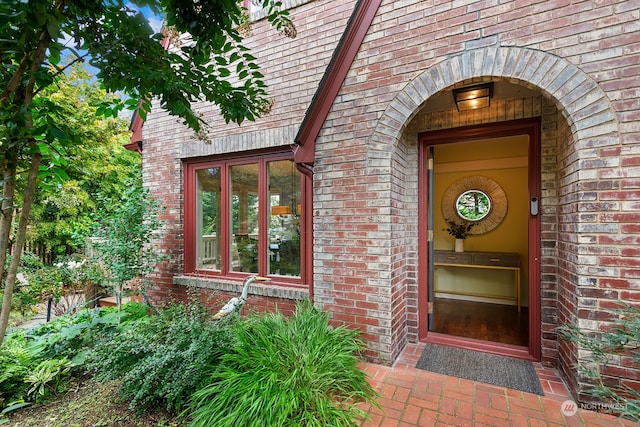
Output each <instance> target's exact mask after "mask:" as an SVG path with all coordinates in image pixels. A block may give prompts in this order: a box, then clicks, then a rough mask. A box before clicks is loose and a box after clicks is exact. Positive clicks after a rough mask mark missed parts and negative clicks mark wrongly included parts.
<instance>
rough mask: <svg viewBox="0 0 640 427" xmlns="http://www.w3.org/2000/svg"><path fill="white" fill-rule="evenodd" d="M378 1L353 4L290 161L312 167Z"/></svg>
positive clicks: (374, 13)
mask: <svg viewBox="0 0 640 427" xmlns="http://www.w3.org/2000/svg"><path fill="white" fill-rule="evenodd" d="M381 2H382V0H359V1H358V3H357V4H356V6H355V8H354V10H353V13H352V14H351V18H349V22H348V23H347V28H346V29H345V31H344V33H343V34H342V37H341V38H340V41H339V42H338V46H337V47H336V50H335V51H334V53H333V56H332V57H331V62H329V65H328V66H327V69H326V70H325V73H324V76H323V77H322V80H320V84H319V85H318V90H317V91H316V93H315V95H314V96H313V99H312V100H311V104H310V105H309V108H308V109H307V112H306V114H305V117H304V119H303V121H302V124H301V125H300V130H299V131H298V134H297V135H296V137H295V139H294V142H295V146H294V147H293V153H294V154H293V158H294V160H295V162H296V163H305V164H313V162H314V160H315V145H316V138H317V137H318V133H320V129H321V128H322V125H323V124H324V122H325V120H326V119H327V115H328V114H329V110H330V109H331V106H332V105H333V103H334V101H335V99H336V96H337V95H338V92H339V91H340V88H341V87H342V84H343V83H344V79H345V78H346V77H347V73H348V72H349V69H350V68H351V65H352V64H353V60H354V59H355V57H356V55H357V53H358V50H359V49H360V46H361V45H362V41H363V40H364V37H365V35H366V34H367V31H368V30H369V27H370V26H371V23H372V22H373V18H374V17H375V16H376V12H377V11H378V7H380V3H381Z"/></svg>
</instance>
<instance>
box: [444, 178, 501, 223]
mask: <svg viewBox="0 0 640 427" xmlns="http://www.w3.org/2000/svg"><path fill="white" fill-rule="evenodd" d="M506 214H507V195H506V194H505V192H504V190H503V189H502V187H500V185H499V184H498V183H497V182H495V181H494V180H492V179H491V178H487V177H484V176H479V175H472V176H466V177H464V178H462V179H459V180H458V181H455V182H454V183H453V184H451V185H450V186H449V188H447V189H446V190H445V192H444V195H443V196H442V216H443V218H449V219H456V218H458V219H461V220H465V221H472V222H473V223H474V224H475V225H474V226H473V227H472V228H471V234H476V235H477V234H484V233H487V232H489V231H491V230H493V229H495V228H496V227H497V226H498V225H500V223H501V222H502V220H503V219H504V217H505V215H506Z"/></svg>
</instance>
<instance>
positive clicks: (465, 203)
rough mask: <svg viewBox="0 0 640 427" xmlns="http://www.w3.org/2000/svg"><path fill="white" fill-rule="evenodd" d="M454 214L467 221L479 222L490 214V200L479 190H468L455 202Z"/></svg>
mask: <svg viewBox="0 0 640 427" xmlns="http://www.w3.org/2000/svg"><path fill="white" fill-rule="evenodd" d="M456 212H457V213H458V215H460V217H461V218H462V219H466V220H467V221H480V220H481V219H484V218H485V217H486V216H487V215H489V212H491V199H490V198H489V196H487V194H486V193H485V192H483V191H480V190H468V191H465V192H464V193H462V194H460V196H459V197H458V200H456Z"/></svg>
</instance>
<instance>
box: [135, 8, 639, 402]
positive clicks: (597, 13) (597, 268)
mask: <svg viewBox="0 0 640 427" xmlns="http://www.w3.org/2000/svg"><path fill="white" fill-rule="evenodd" d="M353 4H354V2H340V1H320V0H318V1H314V2H310V3H305V4H302V5H301V6H299V7H295V8H293V9H291V13H292V16H293V18H294V22H295V24H296V26H297V27H298V38H297V39H294V40H289V39H285V38H282V37H280V36H276V35H273V34H272V33H270V32H269V31H268V30H266V29H265V24H264V23H263V22H262V21H261V22H259V23H257V24H255V25H254V29H253V31H254V36H253V37H251V38H249V39H248V43H249V45H250V46H252V47H254V48H255V50H254V52H255V53H254V54H255V55H256V56H257V57H258V58H259V60H260V62H261V63H262V64H263V65H264V67H265V68H264V73H265V74H266V75H267V82H268V84H269V90H270V92H271V93H272V95H273V97H274V109H273V111H272V113H271V114H270V115H268V116H266V117H264V118H261V119H259V120H258V121H256V122H255V123H247V124H243V125H242V126H241V127H237V126H235V125H225V124H224V123H223V122H222V121H221V120H220V119H219V117H217V115H216V110H215V109H214V108H210V107H208V106H203V108H202V112H203V114H205V117H206V118H207V121H209V122H210V123H211V125H212V128H211V131H210V135H211V137H212V139H213V142H212V143H211V144H210V145H203V144H201V143H199V142H197V141H195V139H194V137H193V135H191V133H190V132H188V131H186V130H185V129H184V128H183V127H182V126H180V125H179V124H177V123H176V122H175V120H174V119H170V118H168V117H167V116H166V115H164V114H162V113H155V112H154V114H152V115H151V117H150V120H149V122H148V123H147V124H146V125H145V130H144V138H145V140H146V144H145V146H144V166H145V182H146V184H147V185H148V186H149V187H151V188H152V189H153V191H154V192H155V193H156V194H158V195H160V196H161V197H162V199H163V201H164V202H165V204H166V205H167V207H168V213H167V220H168V225H167V227H166V231H167V238H166V240H165V241H164V244H165V245H166V248H167V249H168V250H169V251H170V252H171V254H172V260H171V262H169V263H167V264H166V265H165V267H163V269H162V271H161V272H160V275H159V278H158V281H157V287H156V288H155V289H154V294H155V295H158V296H160V295H162V293H166V292H165V289H175V288H174V285H172V277H173V276H174V275H178V274H180V272H181V269H182V266H181V262H182V260H181V253H182V234H181V233H182V231H181V230H182V226H181V210H182V206H181V203H182V196H181V191H182V190H181V189H182V175H181V158H185V157H194V156H206V155H215V154H216V153H223V152H230V151H244V150H250V149H255V148H264V147H270V146H288V145H289V144H290V143H291V142H292V141H293V137H294V136H295V134H296V132H297V129H298V126H299V124H300V123H301V121H302V118H303V115H304V112H305V110H306V108H307V106H308V104H309V102H310V101H311V98H312V97H313V94H314V92H315V90H316V88H317V85H318V83H319V79H320V78H321V76H322V73H323V71H324V67H325V66H326V65H327V64H328V62H329V59H330V57H331V54H332V50H333V49H334V48H335V46H336V44H337V41H338V39H339V37H340V35H341V33H342V31H343V28H344V24H345V22H346V20H347V18H348V16H349V14H350V13H351V10H352V8H353ZM639 18H640V5H639V4H638V3H637V2H635V1H607V2H593V1H580V2H569V1H536V2H522V1H501V2H497V1H481V2H478V1H458V2H451V1H418V0H412V1H405V0H400V1H398V0H394V1H391V0H385V1H383V3H382V5H381V7H380V9H379V11H378V14H377V15H376V18H375V19H374V22H373V25H372V28H371V29H370V30H369V32H368V34H367V36H366V38H365V41H364V43H363V45H362V47H361V49H360V51H359V53H358V55H357V57H356V59H355V62H354V64H353V67H352V69H351V70H350V72H349V74H348V76H347V79H346V81H345V84H344V85H343V87H342V89H341V91H340V93H339V95H338V98H337V100H336V104H335V105H334V106H333V108H332V110H331V112H330V114H329V116H328V119H327V121H326V123H325V125H324V127H323V129H322V131H321V133H320V135H319V138H318V140H317V141H316V164H315V167H314V173H315V175H314V186H313V188H314V206H313V209H314V272H315V277H314V290H313V291H314V294H315V302H316V304H317V305H319V306H321V307H324V308H325V309H327V310H330V311H331V312H332V313H333V319H334V321H344V322H348V323H350V324H352V325H354V326H355V327H358V328H360V329H361V330H363V331H364V332H365V334H366V337H367V339H368V340H369V356H370V357H371V359H372V360H376V361H384V362H390V361H392V360H393V359H394V358H395V356H396V355H397V354H398V352H399V351H400V350H401V348H402V346H403V345H404V343H405V342H406V341H407V340H415V339H416V337H417V332H416V330H417V323H418V314H417V305H418V301H417V289H418V286H419V285H418V282H419V278H418V277H417V235H418V227H417V223H416V218H417V204H416V202H417V191H418V189H417V176H416V175H417V174H416V170H417V147H416V142H415V141H416V134H417V132H418V131H420V130H425V129H430V128H438V127H441V128H442V127H455V126H462V125H467V124H472V123H483V122H491V121H499V120H506V119H509V118H519V117H531V116H536V115H539V116H542V117H543V152H542V155H543V159H542V171H541V181H542V191H543V195H542V198H543V200H542V208H543V211H542V230H541V233H542V259H541V281H542V283H541V304H542V324H541V325H540V328H541V332H542V346H543V348H542V355H543V359H544V360H545V361H549V362H552V361H556V360H557V361H559V363H560V364H561V368H562V369H563V370H564V372H566V373H567V375H568V376H569V381H570V382H571V384H573V385H575V388H576V389H577V388H579V387H580V385H579V379H578V378H577V377H576V376H575V375H573V370H572V363H574V362H575V361H576V360H577V355H576V351H575V349H574V348H573V347H572V346H569V345H567V344H566V343H562V342H558V340H557V338H556V335H555V326H556V325H557V324H559V323H562V322H565V321H569V322H573V323H578V324H580V325H581V326H582V327H584V328H585V329H588V330H594V331H595V330H597V329H598V328H599V327H600V326H601V324H602V321H601V320H602V316H601V315H600V314H598V315H595V318H594V317H593V316H594V315H593V314H592V313H594V312H595V313H598V312H602V311H603V310H605V309H606V308H607V307H609V306H611V304H612V303H615V301H617V299H618V298H622V299H627V300H629V301H632V302H635V301H636V300H637V299H638V293H637V292H638V291H637V290H636V288H638V285H639V284H640V262H639V261H638V260H639V259H640V256H639V255H640V249H638V248H639V247H640V237H639V236H640V226H638V223H639V222H640V221H639V219H640V214H639V213H638V212H639V211H640V178H639V177H640V160H639V159H640V148H639V147H640V124H639V123H640V101H639V100H640V82H639V80H638V78H637V76H638V75H639V74H640V67H639V66H638V64H640V54H639V53H638V52H640V19H639ZM483 78H484V79H489V78H492V79H494V80H498V79H503V80H506V81H510V82H512V83H515V84H519V85H522V86H524V87H527V88H529V89H533V90H535V91H536V92H537V93H538V94H539V98H537V99H538V101H532V102H528V101H526V100H514V101H513V102H505V103H503V104H499V105H495V108H492V109H491V110H487V111H485V112H476V113H470V114H457V113H453V112H451V111H445V112H441V113H437V112H436V113H429V114H428V115H427V114H419V112H420V111H421V110H422V108H423V106H425V105H427V106H428V105H429V100H430V99H432V98H433V97H435V95H436V94H437V93H438V92H439V91H441V90H445V89H448V88H450V87H451V86H453V85H456V84H457V85H460V84H462V83H469V82H472V81H475V80H481V79H483ZM536 102H537V103H536ZM487 114H488V115H487ZM177 288H179V286H178V287H177ZM625 372H629V371H625Z"/></svg>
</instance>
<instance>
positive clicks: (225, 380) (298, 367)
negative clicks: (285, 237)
mask: <svg viewBox="0 0 640 427" xmlns="http://www.w3.org/2000/svg"><path fill="white" fill-rule="evenodd" d="M237 339H238V342H237V345H236V347H235V350H234V351H233V352H232V353H229V354H226V355H225V356H223V358H222V363H221V364H220V366H219V369H218V370H217V371H216V372H215V373H214V374H213V376H212V377H211V381H210V383H209V384H208V385H206V386H205V387H203V388H201V389H200V390H198V391H197V392H196V393H195V394H194V396H193V398H192V400H191V403H190V408H189V409H190V410H189V411H188V412H186V413H185V414H187V415H189V416H190V417H191V425H192V426H217V427H223V426H246V427H251V426H256V427H258V426H259V427H264V426H356V425H358V422H359V419H360V418H361V417H364V416H365V415H366V413H365V412H364V411H363V410H361V409H360V408H358V406H357V405H358V403H359V402H368V403H371V404H374V405H375V404H376V403H375V401H374V397H375V392H374V390H373V389H372V387H371V385H370V384H369V383H368V382H367V379H366V375H365V373H364V372H363V371H362V370H360V369H359V368H358V365H359V362H360V361H359V359H358V353H359V352H360V351H361V350H362V349H363V348H364V343H363V341H362V340H361V338H360V333H359V332H358V331H355V330H352V329H348V328H346V327H344V326H340V327H335V328H334V327H332V326H330V325H329V320H328V315H327V314H326V313H325V312H321V311H319V310H317V309H315V308H314V307H313V305H312V304H311V303H310V302H308V301H305V302H303V303H301V304H300V305H299V306H298V307H297V309H296V312H295V313H294V314H293V315H292V316H291V317H290V318H286V317H285V316H284V315H282V314H280V313H275V314H266V315H260V316H256V317H253V318H249V319H248V320H247V321H245V322H242V323H240V324H239V325H238V327H237Z"/></svg>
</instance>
